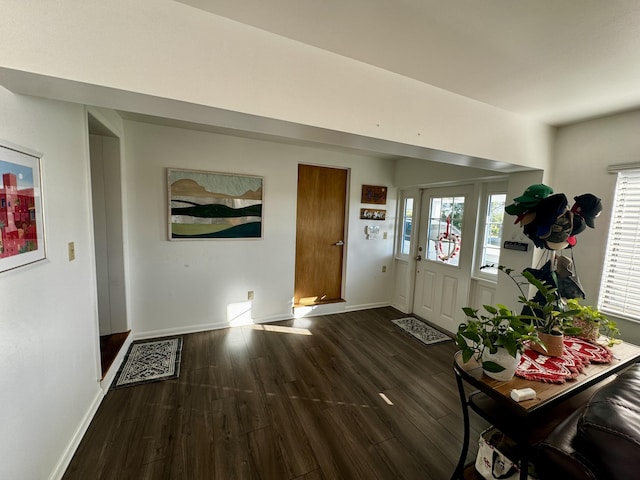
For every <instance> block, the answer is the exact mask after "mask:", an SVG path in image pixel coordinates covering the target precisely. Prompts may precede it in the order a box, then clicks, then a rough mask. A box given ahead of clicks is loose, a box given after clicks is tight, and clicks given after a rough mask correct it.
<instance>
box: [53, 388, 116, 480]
mask: <svg viewBox="0 0 640 480" xmlns="http://www.w3.org/2000/svg"><path fill="white" fill-rule="evenodd" d="M103 398H104V392H103V391H102V389H101V388H99V389H98V391H97V392H96V395H95V397H94V398H93V401H92V402H91V405H90V406H89V409H88V410H87V412H86V413H85V415H84V417H83V418H82V421H81V422H80V425H79V426H78V428H77V429H76V431H75V432H74V434H73V437H71V441H70V442H69V444H68V445H67V448H66V449H65V451H64V454H63V455H62V457H60V460H59V461H58V464H57V465H56V468H55V469H54V470H53V472H52V473H51V476H50V477H49V480H60V479H61V478H62V476H63V475H64V473H65V472H66V470H67V467H69V464H70V463H71V459H72V458H73V455H74V454H75V453H76V450H77V449H78V445H80V442H81V441H82V437H84V434H85V433H86V432H87V430H88V428H89V425H90V424H91V420H93V417H94V415H95V414H96V412H97V411H98V407H100V404H101V403H102V399H103Z"/></svg>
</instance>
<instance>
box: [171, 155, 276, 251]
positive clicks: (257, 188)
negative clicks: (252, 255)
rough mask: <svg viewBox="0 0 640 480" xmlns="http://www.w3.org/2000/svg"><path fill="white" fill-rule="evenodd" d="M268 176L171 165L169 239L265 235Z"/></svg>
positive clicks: (208, 238) (254, 237)
mask: <svg viewBox="0 0 640 480" xmlns="http://www.w3.org/2000/svg"><path fill="white" fill-rule="evenodd" d="M263 186H264V178H263V177H258V176H251V175H241V174H234V173H221V172H208V171H203V170H186V169H178V168H167V189H168V202H167V203H168V234H169V240H216V239H227V240H228V239H258V238H262V208H263Z"/></svg>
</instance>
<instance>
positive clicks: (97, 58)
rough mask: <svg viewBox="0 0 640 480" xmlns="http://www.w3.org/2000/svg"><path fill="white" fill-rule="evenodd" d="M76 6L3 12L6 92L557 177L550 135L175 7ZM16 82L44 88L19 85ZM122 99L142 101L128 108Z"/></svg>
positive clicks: (0, 65)
mask: <svg viewBox="0 0 640 480" xmlns="http://www.w3.org/2000/svg"><path fill="white" fill-rule="evenodd" d="M5 3H7V2H5ZM78 5H79V3H78V2H77V0H59V1H56V2H41V1H37V0H23V1H21V2H11V3H10V4H8V5H7V4H3V11H2V16H0V59H1V60H0V81H2V82H5V84H7V83H11V84H12V88H15V89H16V91H21V92H27V91H29V93H33V94H36V92H37V93H38V94H41V95H47V96H54V97H56V96H57V97H56V98H63V99H66V100H72V101H76V102H78V103H85V104H90V105H97V106H104V107H108V108H116V107H118V108H122V109H126V108H129V109H131V110H132V111H136V112H141V111H142V112H143V113H145V112H144V111H143V110H144V109H146V110H147V111H146V113H150V114H154V115H159V116H163V115H164V113H162V112H166V116H171V115H172V114H175V113H172V110H171V109H169V108H168V107H167V103H166V102H164V100H167V99H170V100H177V101H180V102H181V104H180V105H179V107H180V109H181V110H182V111H183V114H184V117H185V118H183V119H184V120H190V121H200V122H202V123H206V118H205V117H206V112H205V113H203V110H202V108H200V109H199V110H198V113H197V115H201V116H199V117H198V118H195V117H191V118H187V117H189V115H196V113H195V110H196V109H195V106H205V107H212V108H216V109H224V110H228V111H232V112H241V113H248V114H252V115H256V116H258V117H261V118H263V119H264V118H267V119H278V120H285V121H288V122H292V123H294V124H300V125H309V126H315V127H321V128H326V129H330V130H337V131H340V132H347V133H352V134H357V135H361V136H364V137H372V138H378V139H384V140H390V141H393V142H399V143H401V144H408V145H415V146H418V147H426V148H429V149H437V150H441V151H446V152H453V153H459V154H461V155H464V156H467V155H468V156H470V157H480V158H484V159H490V160H495V161H500V162H505V163H512V164H518V165H524V166H528V167H540V168H545V167H546V166H547V164H545V162H546V160H547V158H548V150H549V138H548V135H549V132H548V127H546V126H544V125H541V124H539V123H536V122H532V121H531V120H528V119H527V118H525V117H522V116H519V115H515V114H513V113H510V112H507V111H504V110H501V109H498V108H495V107H492V106H490V105H487V104H484V103H481V102H477V101H474V100H470V99H468V98H465V97H462V96H460V95H456V94H453V93H450V92H447V91H445V90H442V89H439V88H436V87H433V86H430V85H426V84H422V83H420V82H418V81H416V80H413V79H410V78H406V77H402V76H400V75H397V74H394V73H392V72H389V71H387V70H383V69H381V68H376V67H373V66H370V65H366V64H364V63H360V62H356V61H353V60H351V59H349V58H346V57H342V56H340V55H337V54H334V53H331V52H327V51H323V50H320V49H318V48H314V47H311V46H308V45H304V44H302V43H299V42H295V41H293V40H289V39H287V38H284V37H280V36H278V35H274V34H271V33H268V32H265V31H262V30H258V29H256V28H253V27H250V26H247V25H243V24H241V23H237V22H234V21H231V20H229V19H226V18H224V17H220V16H216V15H213V14H209V13H206V12H203V11H201V10H198V9H195V8H191V7H189V6H186V5H184V4H181V3H178V2H174V1H171V0H137V1H136V2H131V1H129V0H110V1H108V2H82V3H81V5H82V8H78ZM3 70H4V71H3ZM16 71H18V72H27V73H34V74H37V75H38V76H39V77H40V78H37V79H35V80H36V81H35V83H32V80H34V77H32V76H28V75H26V76H18V77H13V78H9V77H11V73H12V72H16ZM51 79H65V80H64V82H67V84H64V82H57V83H56V82H51V81H50V80H51ZM71 82H77V83H71ZM123 92H134V93H135V94H143V95H144V98H141V97H135V96H127V103H126V104H122V98H123ZM265 92H268V94H265ZM118 102H120V105H117V104H116V103H118ZM189 105H191V106H194V109H192V110H191V111H188V110H189V109H188V108H187V107H188V106H189ZM171 106H172V107H174V110H175V107H176V105H175V104H172V105H171ZM230 126H234V125H230Z"/></svg>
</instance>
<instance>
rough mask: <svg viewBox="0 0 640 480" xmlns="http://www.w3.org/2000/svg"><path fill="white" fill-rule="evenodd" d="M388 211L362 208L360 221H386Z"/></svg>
mask: <svg viewBox="0 0 640 480" xmlns="http://www.w3.org/2000/svg"><path fill="white" fill-rule="evenodd" d="M386 218H387V211H386V210H381V209H378V208H361V209H360V219H361V220H386Z"/></svg>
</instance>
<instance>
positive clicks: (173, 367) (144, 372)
mask: <svg viewBox="0 0 640 480" xmlns="http://www.w3.org/2000/svg"><path fill="white" fill-rule="evenodd" d="M181 354H182V337H177V338H168V339H161V340H150V341H140V342H134V343H132V344H131V346H130V347H129V351H128V352H127V356H126V357H125V359H124V361H123V362H122V367H120V370H119V371H118V373H117V374H116V377H115V379H114V381H113V384H112V386H111V388H120V387H129V386H132V385H140V384H141V383H150V382H157V381H159V380H168V379H171V378H177V377H178V375H179V374H180V358H181Z"/></svg>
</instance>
